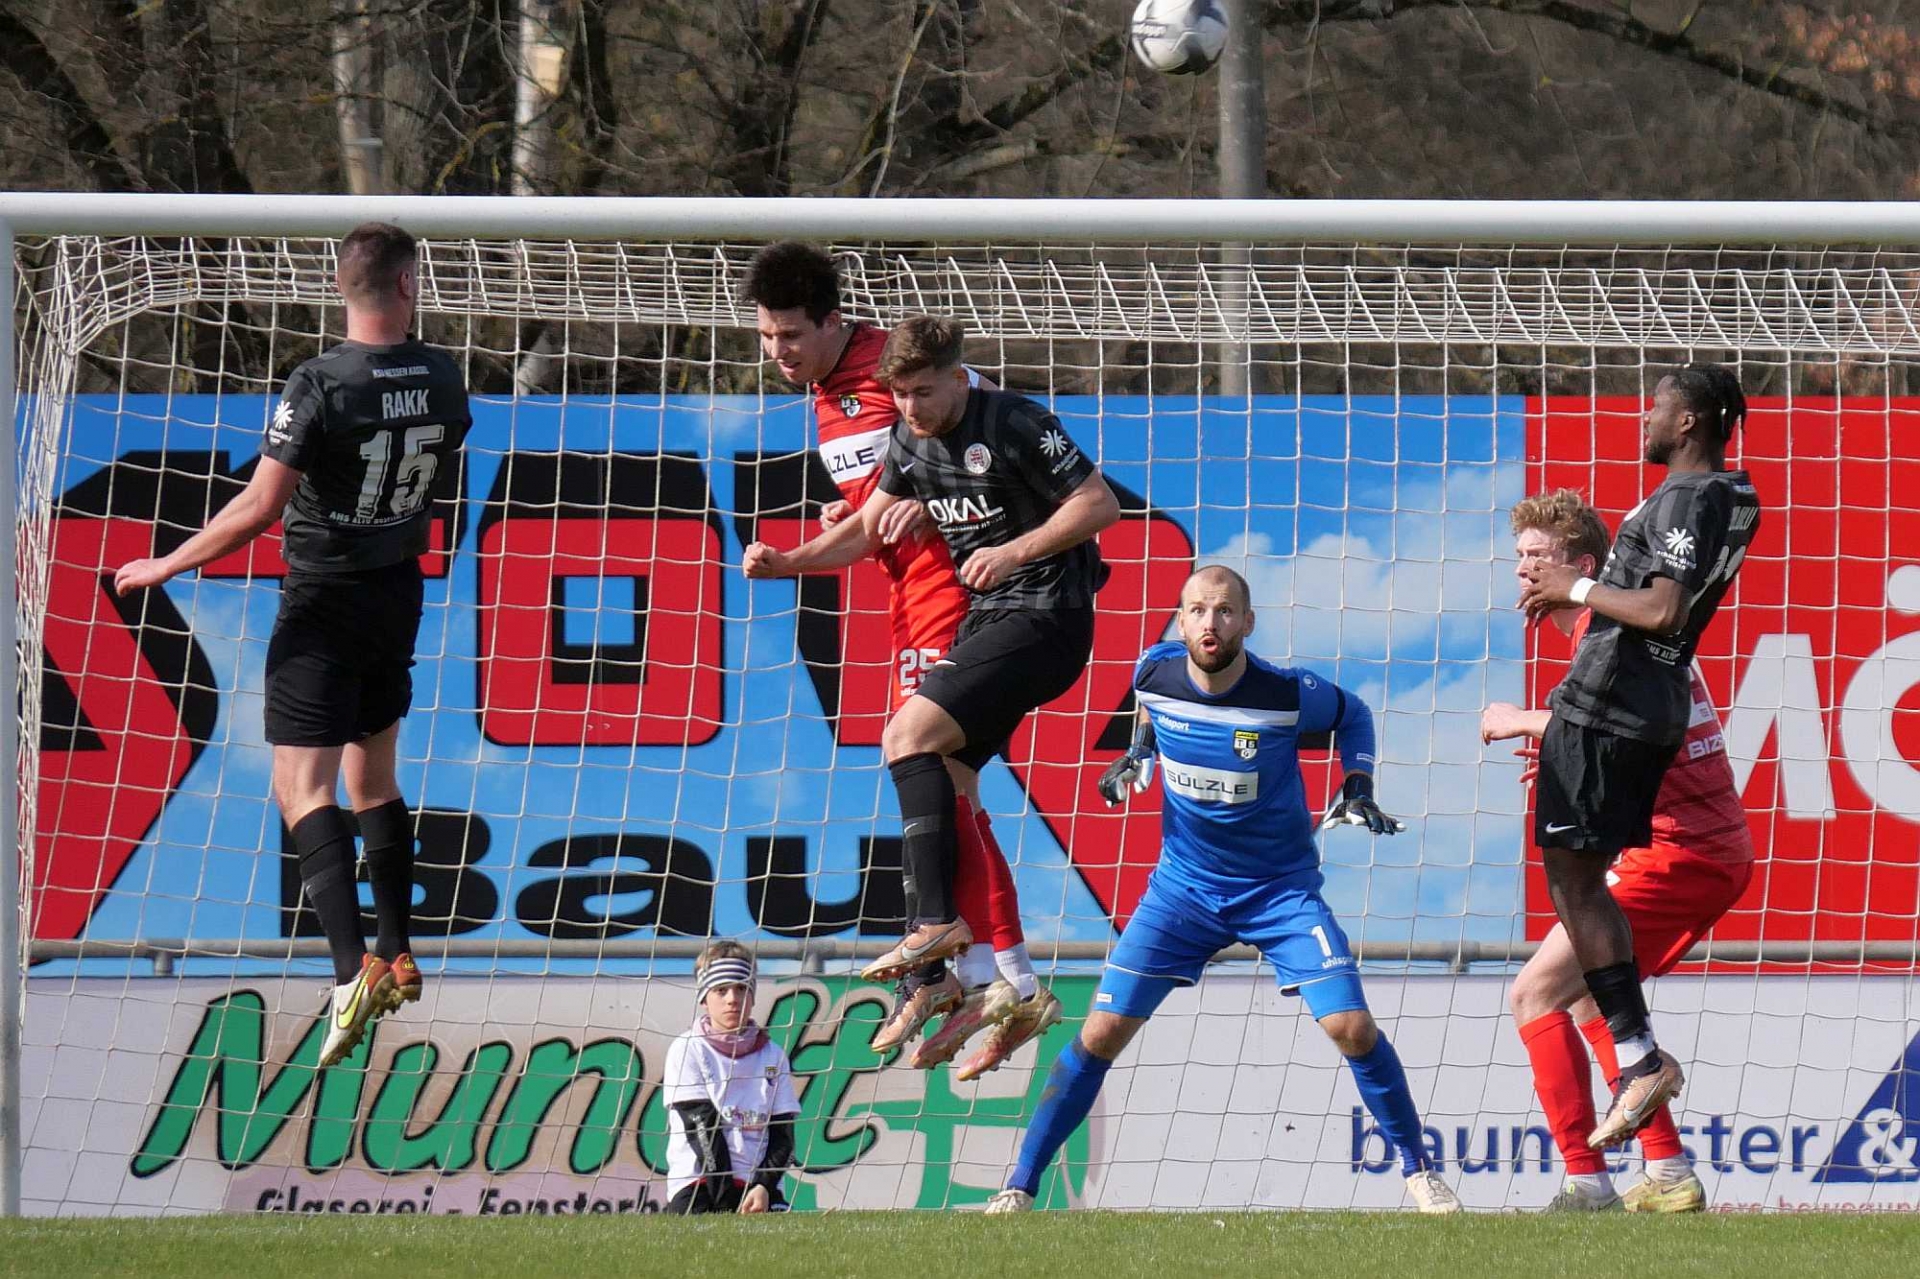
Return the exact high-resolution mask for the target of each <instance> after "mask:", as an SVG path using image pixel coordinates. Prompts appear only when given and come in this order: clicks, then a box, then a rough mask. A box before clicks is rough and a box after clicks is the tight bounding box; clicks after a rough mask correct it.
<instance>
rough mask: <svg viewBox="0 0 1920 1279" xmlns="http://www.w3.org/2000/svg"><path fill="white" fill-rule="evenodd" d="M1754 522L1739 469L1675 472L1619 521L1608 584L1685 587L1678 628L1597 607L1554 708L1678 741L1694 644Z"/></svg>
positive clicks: (1749, 485) (1642, 735) (1756, 501)
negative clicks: (1660, 628)
mask: <svg viewBox="0 0 1920 1279" xmlns="http://www.w3.org/2000/svg"><path fill="white" fill-rule="evenodd" d="M1759 527H1760V498H1759V495H1758V494H1756V493H1755V492H1754V490H1753V481H1752V480H1751V479H1749V478H1748V476H1747V473H1746V472H1745V471H1677V472H1674V473H1672V474H1670V475H1668V476H1667V478H1666V481H1665V482H1664V483H1663V484H1661V485H1660V487H1659V488H1657V489H1655V490H1654V491H1653V492H1652V493H1651V494H1649V495H1648V497H1647V499H1646V500H1645V501H1643V502H1641V503H1640V505H1638V506H1636V507H1634V508H1633V510H1632V511H1630V512H1628V514H1627V518H1626V519H1624V520H1622V521H1621V522H1620V535H1619V536H1618V537H1616V538H1615V539H1614V542H1613V551H1612V553H1611V554H1609V555H1608V556H1607V566H1606V568H1604V569H1602V570H1601V572H1600V578H1599V580H1600V582H1601V584H1602V585H1604V586H1617V587H1619V588H1621V589H1622V590H1628V591H1639V590H1645V589H1646V588H1647V586H1648V585H1649V584H1650V583H1652V581H1653V579H1654V578H1656V577H1670V578H1672V579H1673V580H1674V581H1676V582H1678V583H1679V584H1680V588H1681V589H1682V590H1683V591H1685V592H1686V596H1687V612H1686V616H1685V617H1684V618H1683V619H1682V621H1681V623H1680V629H1679V630H1678V631H1675V632H1674V633H1673V634H1671V635H1655V634H1653V633H1652V632H1651V631H1637V630H1634V629H1633V628H1632V627H1628V626H1622V625H1621V624H1620V623H1618V622H1616V621H1614V620H1613V619H1612V618H1610V617H1602V616H1600V614H1599V613H1598V612H1596V613H1594V615H1593V621H1592V624H1591V625H1590V627H1589V628H1588V630H1587V637H1586V639H1585V640H1583V641H1581V644H1580V647H1579V648H1578V649H1576V650H1575V651H1574V655H1573V666H1572V669H1570V670H1569V671H1568V672H1567V678H1566V679H1565V680H1563V681H1562V682H1561V684H1560V687H1559V688H1558V689H1557V690H1555V692H1554V695H1553V703H1552V705H1553V711H1554V714H1556V715H1560V716H1563V717H1565V718H1566V719H1567V720H1568V721H1569V722H1571V723H1575V724H1580V725H1584V726H1585V727H1588V728H1594V729H1599V730H1600V731H1602V732H1606V733H1612V734H1614V735H1616V736H1619V737H1631V738H1633V739H1635V740H1636V741H1643V742H1652V743H1654V744H1655V745H1664V746H1670V747H1672V748H1674V749H1678V748H1679V745H1680V742H1681V740H1682V739H1684V738H1685V737H1686V734H1687V725H1688V723H1689V722H1690V719H1691V716H1692V713H1693V696H1692V692H1691V687H1692V681H1691V675H1690V672H1691V671H1692V668H1693V651H1694V649H1695V648H1697V647H1698V646H1699V643H1700V635H1701V633H1702V632H1703V631H1705V630H1706V629H1707V623H1708V622H1711V621H1712V620H1713V614H1714V611H1715V610H1716V609H1718V608H1719V607H1720V601H1721V599H1722V598H1723V597H1724V596H1725V595H1726V593H1727V589H1728V588H1729V587H1730V586H1732V585H1733V577H1734V574H1736V573H1738V572H1739V571H1740V563H1741V561H1742V560H1744V559H1746V557H1747V547H1748V545H1749V544H1750V543H1751V542H1752V541H1753V535H1754V533H1755V532H1757V531H1758V530H1759Z"/></svg>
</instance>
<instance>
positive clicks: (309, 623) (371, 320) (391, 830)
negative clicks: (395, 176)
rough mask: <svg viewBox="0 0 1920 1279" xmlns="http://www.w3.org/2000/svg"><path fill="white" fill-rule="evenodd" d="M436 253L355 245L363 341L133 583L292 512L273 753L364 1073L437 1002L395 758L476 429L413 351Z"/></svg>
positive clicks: (326, 372)
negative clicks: (425, 968) (367, 1051)
mask: <svg viewBox="0 0 1920 1279" xmlns="http://www.w3.org/2000/svg"><path fill="white" fill-rule="evenodd" d="M417 256H418V251H417V249H416V247H415V245H414V240H413V237H412V236H411V235H409V234H407V232H405V231H403V230H401V229H400V228H399V227H396V226H389V225H387V224H385V223H380V222H368V223H365V224H363V225H361V226H358V227H355V228H354V229H353V230H352V231H351V232H350V233H349V234H348V235H347V237H346V239H344V240H342V241H341V242H340V250H339V269H338V271H337V274H336V282H337V283H338V285H339V288H340V296H341V297H342V298H343V299H345V301H346V308H347V336H346V340H345V341H343V342H341V343H339V344H338V345H337V346H335V347H333V348H332V349H331V350H329V351H327V352H326V353H325V354H323V355H319V356H316V357H314V358H313V359H311V360H308V361H307V362H306V363H305V364H302V365H301V366H300V367H299V368H297V369H295V370H294V371H293V375H292V376H291V377H289V378H288V379H287V386H286V390H285V391H284V392H283V393H282V395H281V398H280V403H279V406H278V407H277V408H276V409H275V410H274V413H273V417H272V418H271V419H270V420H269V421H268V423H267V427H266V435H265V438H264V439H262V440H261V442H260V461H259V463H258V465H257V466H256V467H255V468H254V472H253V478H252V479H251V480H249V481H248V483H247V486H246V488H245V489H243V490H241V492H240V494H239V495H238V496H237V497H235V498H234V499H233V500H232V501H231V502H229V503H227V505H226V506H224V507H222V508H221V510H220V513H219V514H218V515H216V516H214V517H213V519H212V520H211V521H209V522H208V524H207V526H206V528H204V529H202V530H201V531H200V532H198V533H196V534H194V535H193V536H192V537H190V538H188V539H187V540H186V541H185V542H183V543H182V544H181V545H180V546H179V547H178V548H177V549H175V550H174V551H173V553H172V554H170V555H166V556H163V557H161V558H158V559H145V560H135V561H133V562H132V563H130V564H125V565H122V566H121V568H120V571H119V572H118V573H117V574H115V575H114V589H115V590H116V591H118V592H119V593H120V594H122V595H125V594H126V593H127V592H129V591H134V590H139V589H141V588H143V587H150V586H159V585H161V584H162V583H164V582H166V581H168V580H170V579H172V578H173V577H174V576H175V575H176V574H179V573H184V572H187V571H188V570H189V569H195V568H199V567H200V566H201V565H203V564H207V563H209V562H211V561H213V560H216V559H219V558H220V557H221V556H223V555H226V554H229V553H230V552H233V551H236V550H238V549H239V548H240V547H242V546H245V545H246V544H247V543H249V542H251V541H252V540H253V539H254V538H256V537H258V536H259V535H260V534H261V533H263V532H265V531H266V530H267V529H268V528H269V527H270V526H271V525H272V524H273V522H274V521H275V520H278V519H281V517H282V512H283V511H284V512H285V524H284V528H285V539H286V540H285V554H286V560H287V575H286V577H285V579H284V580H283V581H282V582H281V585H280V612H279V616H278V617H276V618H275V619H274V623H273V636H272V638H271V639H269V640H268V641H267V698H266V736H267V740H268V741H269V742H271V743H272V744H273V794H274V798H275V800H276V801H277V802H278V803H279V805H280V818H281V820H282V821H284V822H285V823H286V825H287V829H288V830H289V831H291V832H292V836H293V846H294V849H295V851H297V852H298V853H299V856H300V882H301V885H302V887H303V888H304V889H305V891H306V895H307V900H308V901H309V902H310V903H312V905H313V910H314V913H315V914H317V915H318V916H319V917H320V926H321V928H322V929H324V930H325V932H326V934H327V945H328V948H329V949H330V950H331V951H332V953H333V969H334V981H335V982H336V983H337V984H336V985H335V987H334V990H333V996H332V1002H331V1005H330V1008H329V1012H328V1019H327V1035H326V1039H325V1041H324V1042H323V1043H322V1045H321V1050H320V1064H321V1065H322V1066H331V1065H334V1064H335V1063H336V1062H338V1061H340V1060H341V1059H342V1058H344V1057H345V1056H346V1055H347V1054H348V1053H349V1052H351V1051H352V1050H353V1047H354V1045H356V1044H358V1043H359V1042H360V1039H361V1036H362V1035H364V1034H365V1033H366V1026H367V1023H368V1022H369V1021H370V1020H372V1019H373V1018H375V1017H378V1016H380V1015H382V1014H383V1013H387V1012H392V1011H395V1010H397V1009H398V1008H399V1007H400V1005H401V1003H402V1002H404V1001H408V1000H416V999H418V998H420V991H421V979H420V969H419V968H418V967H417V966H416V965H415V964H414V962H413V956H412V954H411V942H410V941H409V939H408V925H409V921H410V916H411V914H412V910H413V839H414V835H413V816H412V814H411V813H410V812H409V811H408V809H407V802H406V800H404V799H402V798H401V796H400V784H399V781H398V780H397V778H396V777H395V775H394V753H395V749H396V746H397V744H398V740H399V736H400V719H401V717H402V716H404V715H405V714H406V713H407V710H408V708H409V706H410V705H411V703H412V701H413V676H412V674H411V668H412V666H413V647H414V641H415V640H416V638H417V637H418V635H419V631H420V615H421V607H422V599H423V590H422V580H421V573H420V557H421V556H422V555H424V554H425V553H426V551H427V542H428V533H429V526H430V524H431V520H432V511H431V506H430V502H429V498H430V496H431V494H432V490H433V480H434V476H435V475H437V474H439V471H440V467H441V466H442V464H444V463H447V462H449V461H450V460H451V459H453V458H454V456H455V455H456V454H457V453H458V452H459V449H460V445H461V442H462V441H464V440H465V439H466V436H467V430H468V428H470V427H471V426H472V425H473V417H472V415H471V413H470V412H469V411H468V407H467V385H466V381H465V379H464V378H463V377H462V376H461V374H460V368H459V366H458V365H457V364H455V363H454V361H453V358H452V357H451V356H449V355H448V354H447V353H446V352H445V351H442V350H440V349H439V348H437V347H432V346H428V345H426V344H425V343H423V342H421V341H419V340H418V339H416V338H414V337H412V336H411V332H412V329H413V320H414V312H415V307H416V303H417V301H418V299H419V292H420V290H419V278H418V274H417V265H416V261H417ZM343 763H344V765H345V770H346V780H347V797H348V799H349V800H351V801H352V803H353V811H354V816H355V818H356V820H357V821H358V823H359V827H360V838H361V839H362V840H363V841H364V843H365V845H366V858H367V878H368V879H369V880H371V881H372V883H373V906H374V914H375V916H376V917H377V920H378V924H379V935H378V937H377V938H376V939H375V941H374V945H373V950H372V952H371V953H369V952H368V951H367V947H366V936H365V934H364V933H362V932H361V929H360V900H359V895H358V891H357V890H356V889H355V887H354V855H353V837H354V835H353V827H352V826H351V825H349V824H348V822H347V818H346V815H345V814H344V813H342V812H341V811H340V806H339V797H338V788H339V783H340V773H341V768H342V764H343Z"/></svg>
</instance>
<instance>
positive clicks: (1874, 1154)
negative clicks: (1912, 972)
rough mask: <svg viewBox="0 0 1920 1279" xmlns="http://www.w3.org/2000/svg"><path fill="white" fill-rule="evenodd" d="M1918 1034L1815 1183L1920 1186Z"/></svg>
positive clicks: (1861, 1109) (1829, 1158)
mask: <svg viewBox="0 0 1920 1279" xmlns="http://www.w3.org/2000/svg"><path fill="white" fill-rule="evenodd" d="M1916 1154H1920V1035H1916V1036H1914V1038H1913V1039H1912V1040H1911V1041H1910V1042H1909V1043H1908V1044H1907V1050H1906V1051H1905V1052H1903V1053H1901V1054H1900V1060H1899V1061H1898V1062H1897V1063H1895V1065H1894V1068H1893V1069H1892V1070H1891V1071H1889V1072H1888V1074H1887V1077H1886V1078H1885V1079H1882V1080H1881V1081H1880V1086H1879V1087H1878V1088H1875V1089H1874V1090H1873V1095H1872V1096H1870V1097H1868V1098H1867V1104H1866V1105H1864V1106H1862V1107H1861V1108H1860V1113H1859V1114H1858V1115H1856V1116H1854V1120H1853V1122H1852V1123H1850V1124H1848V1125H1847V1127H1846V1130H1845V1131H1844V1132H1842V1133H1841V1134H1840V1140H1838V1141H1836V1142H1835V1143H1834V1144H1833V1153H1832V1154H1831V1155H1829V1156H1827V1162H1826V1163H1825V1164H1823V1165H1822V1166H1821V1168H1820V1171H1819V1172H1817V1173H1815V1174H1814V1175H1813V1179H1814V1181H1816V1182H1821V1183H1828V1182H1858V1181H1868V1182H1878V1181H1920V1166H1916V1164H1915V1162H1914V1157H1915V1155H1916Z"/></svg>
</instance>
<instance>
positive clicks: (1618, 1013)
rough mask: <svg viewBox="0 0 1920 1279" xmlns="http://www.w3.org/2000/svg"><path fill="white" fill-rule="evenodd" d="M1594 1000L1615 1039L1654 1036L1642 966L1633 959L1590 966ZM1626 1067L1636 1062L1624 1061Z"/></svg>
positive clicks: (1589, 972) (1624, 1039) (1590, 990)
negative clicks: (1641, 980)
mask: <svg viewBox="0 0 1920 1279" xmlns="http://www.w3.org/2000/svg"><path fill="white" fill-rule="evenodd" d="M1583 975H1584V976H1585V977H1586V979H1587V991H1588V993H1590V994H1591V995H1592V996H1593V1002H1594V1003H1596V1004H1598V1005H1600V1015H1601V1016H1602V1017H1605V1018H1606V1019H1607V1031H1608V1033H1610V1034H1611V1035H1612V1036H1613V1042H1614V1043H1616V1044H1618V1043H1623V1042H1625V1041H1627V1040H1631V1039H1639V1038H1643V1037H1644V1038H1646V1039H1648V1040H1651V1039H1652V1038H1653V1023H1652V1021H1651V1019H1649V1018H1648V1016H1647V995H1646V992H1645V991H1643V990H1642V989H1641V988H1640V969H1639V967H1638V966H1636V965H1635V964H1634V962H1633V961H1632V960H1630V959H1628V960H1623V961H1621V962H1620V963H1617V964H1608V965H1607V966H1606V967H1605V968H1593V969H1589V970H1588V971H1587V972H1586V973H1585V974H1583ZM1620 1064H1621V1066H1623V1067H1625V1066H1628V1065H1631V1064H1633V1063H1630V1062H1626V1061H1622V1062H1621V1063H1620Z"/></svg>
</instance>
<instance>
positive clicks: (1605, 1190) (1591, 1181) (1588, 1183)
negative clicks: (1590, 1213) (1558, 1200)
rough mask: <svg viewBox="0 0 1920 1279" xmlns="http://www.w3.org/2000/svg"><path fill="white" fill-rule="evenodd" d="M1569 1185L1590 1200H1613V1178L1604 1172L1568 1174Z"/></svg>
mask: <svg viewBox="0 0 1920 1279" xmlns="http://www.w3.org/2000/svg"><path fill="white" fill-rule="evenodd" d="M1567 1184H1568V1185H1570V1186H1573V1187H1574V1188H1575V1189H1577V1190H1579V1192H1580V1193H1581V1194H1583V1195H1585V1196H1586V1197H1587V1198H1589V1199H1611V1198H1613V1178H1612V1177H1609V1176H1608V1175H1607V1174H1606V1173H1604V1172H1572V1173H1568V1174H1567Z"/></svg>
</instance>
